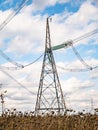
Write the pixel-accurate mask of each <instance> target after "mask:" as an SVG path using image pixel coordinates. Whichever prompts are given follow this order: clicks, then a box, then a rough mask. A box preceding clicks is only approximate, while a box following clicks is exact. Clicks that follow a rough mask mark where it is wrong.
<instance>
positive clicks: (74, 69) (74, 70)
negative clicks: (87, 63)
mask: <svg viewBox="0 0 98 130" xmlns="http://www.w3.org/2000/svg"><path fill="white" fill-rule="evenodd" d="M57 67H58V68H60V69H62V70H65V71H70V72H88V71H92V70H94V69H97V68H98V66H95V67H91V68H92V69H89V68H86V69H77V68H64V67H62V66H58V65H57Z"/></svg>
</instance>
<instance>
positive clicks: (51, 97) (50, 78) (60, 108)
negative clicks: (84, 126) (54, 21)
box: [35, 18, 66, 115]
mask: <svg viewBox="0 0 98 130" xmlns="http://www.w3.org/2000/svg"><path fill="white" fill-rule="evenodd" d="M52 111H54V112H55V113H57V114H64V113H65V112H66V105H65V100H64V96H63V92H62V89H61V85H60V81H59V77H58V73H57V69H56V64H55V60H54V57H53V52H52V49H51V39H50V28H49V18H47V21H46V41H45V52H44V59H43V65H42V71H41V77H40V82H39V88H38V93H37V100H36V106H35V114H36V115H39V114H45V113H50V112H52Z"/></svg>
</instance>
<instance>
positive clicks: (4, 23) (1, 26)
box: [0, 0, 29, 31]
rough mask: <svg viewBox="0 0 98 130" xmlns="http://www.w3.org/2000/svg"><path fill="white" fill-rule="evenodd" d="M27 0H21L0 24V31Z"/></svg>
mask: <svg viewBox="0 0 98 130" xmlns="http://www.w3.org/2000/svg"><path fill="white" fill-rule="evenodd" d="M27 1H29V0H22V2H21V3H20V5H19V6H18V7H17V8H16V9H15V11H14V12H12V13H11V14H10V15H9V16H8V17H7V18H6V19H5V20H4V21H3V23H2V24H1V25H0V31H1V30H2V29H3V28H4V27H5V26H6V25H7V24H8V23H9V22H10V21H11V20H12V19H13V18H14V17H15V16H16V15H17V14H18V13H19V11H20V10H21V9H22V8H23V7H24V6H25V4H26V3H27Z"/></svg>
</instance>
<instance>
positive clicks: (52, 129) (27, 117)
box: [0, 109, 98, 130]
mask: <svg viewBox="0 0 98 130" xmlns="http://www.w3.org/2000/svg"><path fill="white" fill-rule="evenodd" d="M0 130H98V115H97V114H93V115H92V114H90V113H89V114H87V113H86V114H83V113H79V114H77V115H63V116H62V115H58V116H57V115H55V113H53V112H52V113H51V114H47V115H39V116H35V115H34V112H29V113H28V112H25V113H22V112H17V111H16V109H14V110H13V111H11V112H10V110H8V111H7V112H5V113H4V114H3V116H0Z"/></svg>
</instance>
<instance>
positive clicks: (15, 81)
mask: <svg viewBox="0 0 98 130" xmlns="http://www.w3.org/2000/svg"><path fill="white" fill-rule="evenodd" d="M0 71H2V72H3V73H4V74H6V75H7V76H8V77H10V78H11V79H12V80H14V81H15V82H16V83H17V84H18V85H19V86H21V87H22V88H24V89H25V90H27V91H28V92H29V93H30V94H33V95H35V93H33V92H31V91H30V90H29V89H28V88H27V87H26V86H24V85H23V84H21V83H20V82H18V81H17V80H16V79H15V78H13V77H12V76H11V75H10V74H8V73H7V72H6V71H4V70H0Z"/></svg>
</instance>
